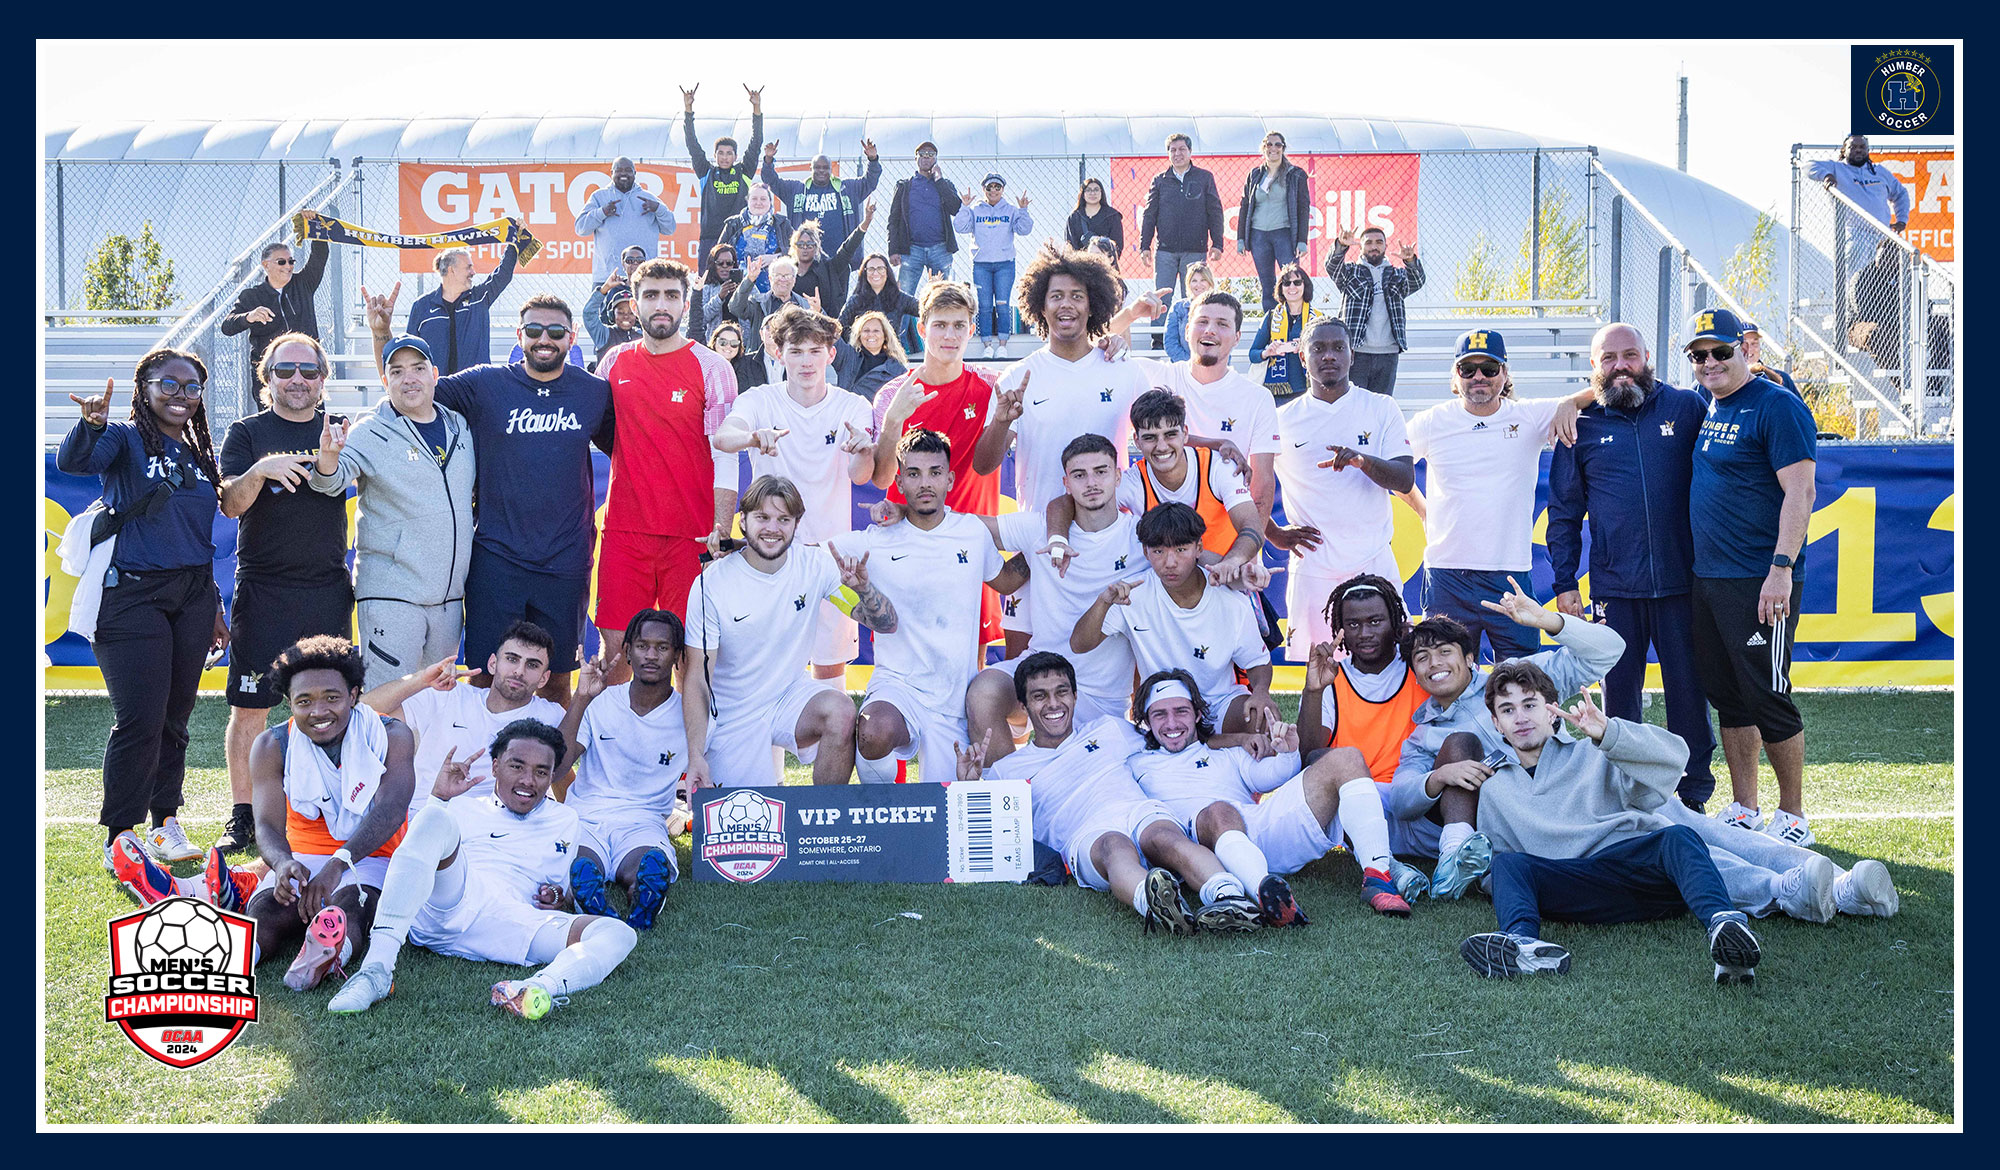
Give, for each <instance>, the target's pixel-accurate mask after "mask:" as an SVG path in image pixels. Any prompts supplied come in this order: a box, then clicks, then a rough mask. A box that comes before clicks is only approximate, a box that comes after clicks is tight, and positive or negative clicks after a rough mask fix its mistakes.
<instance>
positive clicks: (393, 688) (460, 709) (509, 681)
mask: <svg viewBox="0 0 2000 1170" xmlns="http://www.w3.org/2000/svg"><path fill="white" fill-rule="evenodd" d="M554 656H555V639H554V638H553V637H551V636H550V634H549V632H548V631H547V630H544V629H543V628H542V627H540V626H538V625H536V624H535V623H533V622H531V621H527V620H525V619H523V620H520V621H517V622H515V623H514V624H513V625H511V626H508V627H507V629H506V631H505V632H503V633H502V634H501V635H500V648H499V649H497V650H495V651H494V652H493V653H492V655H491V656H490V657H488V658H487V660H486V673H487V674H489V675H491V676H492V678H493V684H492V685H491V686H488V687H477V686H473V685H471V684H469V683H465V682H463V680H464V678H465V677H466V676H467V675H469V674H472V673H473V671H472V670H471V669H469V668H461V667H460V666H459V665H458V662H457V660H456V659H455V658H446V659H444V660H442V661H440V662H435V663H432V664H431V665H430V666H427V667H425V668H424V669H422V670H419V671H417V672H415V673H413V674H406V675H404V676H403V677H402V678H399V679H396V680H394V681H392V682H386V683H383V684H382V685H381V686H379V687H376V688H375V689H374V690H372V691H369V692H368V693H367V694H365V695H363V696H361V701H362V702H364V703H366V704H368V705H369V706H370V707H372V708H374V709H375V710H377V711H380V712H381V713H382V714H384V715H387V716H390V717H391V718H395V719H401V720H402V721H403V722H405V723H407V724H409V725H410V730H412V731H414V732H415V733H416V736H417V759H416V768H415V771H416V774H417V775H418V776H435V775H437V770H438V766H439V765H440V764H442V763H444V758H445V756H446V755H447V754H448V753H453V752H456V753H457V758H459V759H461V760H469V759H472V758H473V756H474V754H475V753H476V752H477V750H478V749H479V748H482V747H485V746H486V745H487V744H489V743H491V742H493V736H494V733H496V732H498V731H499V730H500V729H501V728H503V727H505V726H507V725H508V724H509V723H512V722H514V720H516V719H539V720H541V721H542V722H543V723H546V724H549V725H550V726H551V727H562V728H563V729H564V731H565V733H574V731H575V724H574V723H568V724H567V725H565V721H566V719H567V717H568V712H567V711H565V710H564V709H563V707H562V706H561V705H560V704H558V703H554V702H551V701H549V700H548V699H544V698H542V697H541V696H540V694H538V692H539V691H540V690H541V689H542V687H544V686H546V685H547V684H548V681H549V663H550V662H551V661H553V659H554ZM472 780H473V784H474V786H475V788H474V795H477V796H485V795H487V794H488V793H490V792H491V791H492V790H493V786H492V780H493V768H492V764H491V763H490V762H489V761H488V760H487V759H486V758H485V757H483V756H482V757H480V758H479V759H478V761H477V762H476V763H474V764H473V765H472ZM416 788H417V791H416V792H415V793H413V794H412V795H411V796H410V815H411V816H415V815H417V813H418V812H419V811H421V810H422V809H423V807H424V805H425V804H426V803H427V802H428V801H429V800H430V798H431V793H430V785H429V784H418V785H416Z"/></svg>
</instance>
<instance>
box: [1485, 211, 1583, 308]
mask: <svg viewBox="0 0 2000 1170" xmlns="http://www.w3.org/2000/svg"><path fill="white" fill-rule="evenodd" d="M1537 233H1538V234H1539V235H1540V238H1541V262H1542V274H1541V275H1542V279H1541V286H1540V288H1539V289H1537V288H1536V286H1535V238H1536V234H1537ZM1589 296H1590V233H1589V225H1588V224H1587V223H1586V222H1585V219H1584V215H1583V213H1582V212H1577V213H1575V214H1571V213H1570V210H1569V197H1568V195H1567V194H1565V193H1564V192H1562V191H1560V190H1545V191H1544V192H1543V196H1542V211H1541V218H1540V221H1539V222H1538V223H1536V224H1534V225H1532V226H1530V227H1526V228H1523V229H1521V246H1520V249H1519V252H1518V255H1517V256H1516V257H1515V258H1514V262H1513V264H1512V265H1511V266H1509V265H1506V264H1504V263H1503V262H1502V260H1501V259H1500V257H1499V256H1498V255H1496V254H1495V249H1494V247H1493V245H1492V242H1491V241H1489V240H1488V239H1487V238H1486V233H1485V232H1484V231H1482V232H1480V233H1479V234H1478V235H1476V236H1474V237H1473V240H1472V246H1471V247H1470V248H1468V249H1467V250H1466V253H1465V256H1464V258H1463V259H1462V260H1460V261H1459V265H1458V270H1457V272H1456V274H1455V275H1454V276H1453V278H1452V299H1453V300H1456V301H1461V302H1470V303H1477V302H1480V301H1527V300H1544V301H1580V300H1584V299H1586V298H1588V297H1589ZM1483 312H1484V313H1485V314H1486V315H1489V316H1508V317H1525V316H1528V315H1529V312H1530V310H1528V309H1519V308H1509V309H1487V310H1483Z"/></svg>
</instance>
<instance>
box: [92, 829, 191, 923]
mask: <svg viewBox="0 0 2000 1170" xmlns="http://www.w3.org/2000/svg"><path fill="white" fill-rule="evenodd" d="M109 852H110V854H111V876H113V877H115V878H117V879H118V884H120V885H122V886H124V887H125V892H126V893H128V894H131V895H132V896H133V897H134V898H136V899H138V902H139V905H141V906H151V905H153V904H154V903H156V902H164V901H166V900H167V899H168V898H171V897H173V896H174V895H175V894H178V893H179V892H180V890H179V889H178V888H177V887H176V886H175V884H174V875H172V874H170V873H168V872H167V871H166V870H164V869H162V868H160V866H159V865H157V864H156V863H155V862H154V861H153V859H152V858H150V857H148V856H146V848H145V846H143V845H141V844H140V843H139V834H137V833H134V832H133V831H132V830H130V829H127V830H125V831H124V832H122V833H120V834H118V837H117V839H116V840H114V841H112V842H111V849H110V851H109Z"/></svg>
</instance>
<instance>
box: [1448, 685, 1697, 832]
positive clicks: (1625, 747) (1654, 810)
mask: <svg viewBox="0 0 2000 1170" xmlns="http://www.w3.org/2000/svg"><path fill="white" fill-rule="evenodd" d="M1557 718H1561V717H1560V716H1557ZM1501 750H1502V751H1503V752H1505V753H1506V754H1507V756H1508V757H1509V762H1508V763H1507V764H1505V765H1504V766H1502V767H1501V768H1500V770H1499V771H1497V772H1495V773H1493V775H1492V776H1491V777H1490V778H1489V779H1488V780H1487V781H1486V783H1484V784H1482V785H1480V786H1479V831H1480V832H1482V833H1484V834H1486V835H1487V837H1489V838H1491V839H1492V841H1493V848H1494V849H1495V850H1497V851H1499V852H1502V853H1528V854H1533V855H1534V856H1536V857H1551V858H1559V859H1560V858H1573V857H1588V856H1590V855H1591V854H1593V853H1595V852H1597V851H1598V850H1600V849H1602V848H1604V847H1605V846H1607V845H1615V844H1617V843H1618V842H1620V841H1629V840H1631V839H1632V838H1634V837H1643V836H1645V835H1646V834H1647V833H1652V832H1656V831H1658V830H1660V829H1668V828H1672V827H1673V826H1675V825H1678V824H1680V823H1681V822H1680V821H1678V820H1676V819H1674V818H1673V817H1671V816H1668V815H1666V813H1664V812H1663V811H1661V806H1662V805H1664V804H1666V803H1667V802H1668V801H1669V800H1672V799H1673V796H1674V787H1675V786H1676V785H1678V784H1679V783H1680V782H1681V772H1682V770H1684V769H1685V768H1686V767H1687V758H1688V749H1687V744H1686V743H1684V742H1682V740H1681V737H1680V736H1678V735H1675V734H1674V733H1673V732H1671V731H1668V730H1667V729H1666V728H1664V727H1655V726H1653V725H1652V724H1650V723H1632V722H1628V721H1626V720H1624V719H1613V720H1610V721H1609V722H1608V724H1607V726H1606V728H1605V731H1604V742H1603V743H1601V744H1594V743H1591V742H1590V741H1589V740H1587V739H1583V740H1578V739H1571V738H1570V737H1569V734H1568V731H1567V729H1558V730H1557V731H1556V733H1555V734H1554V735H1552V736H1550V737H1549V739H1548V742H1547V743H1544V744H1543V745H1542V754H1541V758H1540V759H1538V760H1536V761H1535V773H1534V775H1532V776H1530V775H1529V774H1528V770H1527V769H1526V768H1523V767H1522V766H1521V763H1520V757H1519V756H1518V755H1517V754H1516V753H1515V751H1514V749H1513V747H1512V746H1508V747H1505V748H1502V749H1501Z"/></svg>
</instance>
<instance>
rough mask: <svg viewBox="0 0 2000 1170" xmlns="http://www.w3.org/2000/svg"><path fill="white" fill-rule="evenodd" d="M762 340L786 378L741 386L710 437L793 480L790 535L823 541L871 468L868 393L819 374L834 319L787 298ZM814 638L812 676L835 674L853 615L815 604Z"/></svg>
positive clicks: (848, 520) (829, 355) (836, 335)
mask: <svg viewBox="0 0 2000 1170" xmlns="http://www.w3.org/2000/svg"><path fill="white" fill-rule="evenodd" d="M771 339H772V340H771V344H772V346H773V348H774V349H775V350H776V351H777V353H778V355H779V357H780V358H781V359H782V360H783V362H784V364H785V380H784V381H782V382H772V383H769V384H767V385H763V386H758V387H756V388H755V389H752V390H746V391H744V392H743V393H742V394H741V395H739V396H738V397H737V399H736V403H735V405H734V406H732V407H730V409H729V417H728V418H725V419H724V420H722V426H721V427H720V428H719V429H718V430H717V431H716V432H715V437H714V439H713V440H712V442H713V443H714V445H715V449H716V450H717V451H721V452H724V453H725V454H728V453H733V452H737V451H741V450H743V449H744V448H746V447H748V448H749V449H750V476H751V478H753V479H754V478H757V477H758V476H764V475H778V476H783V477H784V478H786V479H789V480H791V481H792V482H793V483H794V484H796V485H798V489H799V494H800V496H802V497H803V498H804V499H805V502H806V511H805V515H804V516H802V517H801V518H800V519H799V539H800V540H803V541H805V542H806V543H807V544H825V543H826V541H827V539H828V538H829V537H831V536H833V535H834V534H836V533H840V532H846V531H848V530H849V529H850V528H852V527H853V526H854V525H853V519H854V516H853V513H854V486H853V485H855V484H857V483H867V482H868V480H869V478H870V477H871V476H872V475H873V474H874V472H875V436H874V434H873V432H872V430H871V429H870V428H871V427H872V425H873V422H874V409H873V407H872V406H871V405H870V403H869V401H868V399H866V398H861V397H858V396H856V395H853V394H845V393H837V392H836V390H835V388H834V387H833V386H832V383H830V382H829V381H828V380H827V371H828V369H829V368H830V367H831V366H832V364H833V357H834V348H835V345H836V343H838V342H839V340H840V323H839V322H838V321H835V320H834V319H833V318H831V317H828V316H826V315H825V314H823V313H816V312H813V311H812V310H811V309H802V308H800V307H798V306H797V305H787V306H785V308H784V309H783V311H781V312H779V313H778V314H777V315H776V317H775V319H774V323H773V324H772V326H771ZM818 612H819V634H818V637H817V638H816V639H815V641H814V642H813V651H812V671H813V675H814V676H815V677H817V678H833V679H837V678H844V677H845V676H846V673H847V664H848V663H850V662H852V661H854V655H855V652H856V650H858V649H859V647H860V637H859V633H858V631H857V630H856V629H855V625H854V620H853V619H852V618H850V617H848V616H847V615H846V614H844V613H842V612H840V610H839V609H837V608H835V607H834V605H833V603H832V602H829V601H822V602H820V603H819V609H818Z"/></svg>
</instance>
